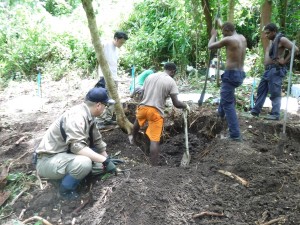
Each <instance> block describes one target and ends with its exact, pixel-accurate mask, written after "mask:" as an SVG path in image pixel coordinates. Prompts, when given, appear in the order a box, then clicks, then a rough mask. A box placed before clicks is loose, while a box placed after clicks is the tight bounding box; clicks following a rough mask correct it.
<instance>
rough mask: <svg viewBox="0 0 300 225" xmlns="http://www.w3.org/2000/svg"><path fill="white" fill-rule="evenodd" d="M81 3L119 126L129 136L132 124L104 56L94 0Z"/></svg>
mask: <svg viewBox="0 0 300 225" xmlns="http://www.w3.org/2000/svg"><path fill="white" fill-rule="evenodd" d="M81 2H82V5H83V8H84V10H85V13H86V17H87V20H88V26H89V29H90V33H91V37H92V43H93V46H94V48H95V52H96V56H97V60H98V62H99V64H100V66H101V68H102V71H103V75H104V78H105V82H106V86H107V88H108V91H109V94H110V95H111V97H112V98H113V99H114V100H115V101H116V104H115V111H116V115H117V121H118V125H119V126H120V127H121V128H122V130H124V131H125V132H127V134H131V133H132V123H130V122H129V120H128V119H127V117H126V115H125V113H124V110H123V107H122V105H121V101H120V98H119V95H118V91H117V88H116V85H115V82H114V80H113V78H112V75H111V72H110V69H109V66H108V63H107V61H106V59H105V56H104V52H103V48H102V45H101V42H100V37H99V34H98V26H97V23H96V18H95V13H94V9H93V5H92V0H81Z"/></svg>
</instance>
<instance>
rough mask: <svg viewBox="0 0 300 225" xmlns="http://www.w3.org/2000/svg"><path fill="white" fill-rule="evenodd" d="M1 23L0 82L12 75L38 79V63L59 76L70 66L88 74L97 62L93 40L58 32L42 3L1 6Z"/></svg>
mask: <svg viewBox="0 0 300 225" xmlns="http://www.w3.org/2000/svg"><path fill="white" fill-rule="evenodd" d="M33 1H34V0H33ZM60 21H62V19H61V20H60ZM0 27H1V29H0V85H1V86H3V85H5V84H6V83H7V82H8V81H9V80H11V79H15V80H23V79H26V80H33V79H36V74H37V67H40V68H42V72H44V71H46V70H47V71H49V73H50V74H49V75H51V76H52V77H53V79H55V80H59V79H60V78H61V77H62V76H64V75H65V74H66V73H67V72H68V71H69V70H70V69H76V68H78V69H80V70H83V71H85V73H87V74H89V73H90V72H91V71H92V70H93V69H94V68H95V66H96V56H95V52H94V49H93V47H92V45H91V43H90V41H86V40H85V39H84V38H82V37H77V36H76V34H73V33H72V34H71V33H68V32H67V31H64V32H61V31H60V32H56V31H55V29H54V28H55V27H57V20H54V18H53V16H51V15H50V14H49V13H48V12H46V10H45V9H44V8H43V6H42V5H41V4H35V5H30V4H18V5H15V6H12V8H10V7H9V6H2V8H1V6H0ZM46 66H50V68H51V69H47V68H46Z"/></svg>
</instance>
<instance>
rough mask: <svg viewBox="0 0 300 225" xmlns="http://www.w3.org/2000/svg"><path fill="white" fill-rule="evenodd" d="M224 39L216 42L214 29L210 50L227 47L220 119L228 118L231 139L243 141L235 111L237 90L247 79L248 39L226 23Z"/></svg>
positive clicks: (224, 25) (230, 24) (219, 111)
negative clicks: (246, 57) (245, 65)
mask: <svg viewBox="0 0 300 225" xmlns="http://www.w3.org/2000/svg"><path fill="white" fill-rule="evenodd" d="M222 34H223V36H224V37H223V38H222V39H221V40H220V41H216V37H217V31H216V30H215V29H212V31H211V38H210V40H209V43H208V48H209V49H210V50H211V49H218V48H222V47H226V56H227V59H226V67H225V72H224V73H223V74H222V76H221V79H222V84H221V93H220V95H221V100H220V104H219V108H218V114H219V116H220V117H223V118H224V117H226V120H227V123H228V128H229V137H228V138H229V139H230V140H233V141H242V137H241V133H240V128H239V121H238V118H237V114H236V111H235V88H237V87H238V86H240V85H241V84H242V83H243V81H244V79H245V77H246V76H245V72H244V60H245V53H246V47H247V42H246V38H245V37H244V36H243V35H241V34H238V33H236V31H235V28H234V25H233V24H232V23H229V22H226V23H224V24H223V25H222Z"/></svg>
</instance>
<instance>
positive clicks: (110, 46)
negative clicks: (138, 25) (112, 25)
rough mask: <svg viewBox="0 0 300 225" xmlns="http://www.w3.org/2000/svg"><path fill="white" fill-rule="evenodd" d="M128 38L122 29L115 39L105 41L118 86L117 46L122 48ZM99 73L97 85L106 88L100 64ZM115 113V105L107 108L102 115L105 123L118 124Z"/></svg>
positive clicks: (105, 50) (113, 75)
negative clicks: (114, 117)
mask: <svg viewBox="0 0 300 225" xmlns="http://www.w3.org/2000/svg"><path fill="white" fill-rule="evenodd" d="M127 40H128V36H127V34H126V33H124V32H122V31H117V32H116V33H115V34H114V39H113V41H107V42H104V43H103V51H104V56H105V58H106V60H107V63H108V66H109V69H110V72H111V74H112V77H113V79H114V81H115V84H116V86H117V88H118V81H119V76H118V60H119V53H118V49H117V48H121V47H122V45H123V44H124V43H125V42H126V41H127ZM98 74H99V76H100V80H99V81H98V83H97V84H96V87H102V88H106V83H105V79H104V76H103V73H102V70H101V67H100V66H98ZM113 114H114V107H113V106H111V107H109V108H107V109H106V112H104V115H102V118H103V119H104V122H103V123H104V125H112V124H116V121H115V119H113Z"/></svg>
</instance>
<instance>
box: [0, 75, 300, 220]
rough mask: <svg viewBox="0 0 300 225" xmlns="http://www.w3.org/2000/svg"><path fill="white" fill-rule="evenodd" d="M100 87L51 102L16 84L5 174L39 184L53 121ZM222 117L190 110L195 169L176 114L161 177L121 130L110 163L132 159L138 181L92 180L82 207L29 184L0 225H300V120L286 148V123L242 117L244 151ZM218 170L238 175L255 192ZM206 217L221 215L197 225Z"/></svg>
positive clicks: (63, 84) (4, 101)
mask: <svg viewBox="0 0 300 225" xmlns="http://www.w3.org/2000/svg"><path fill="white" fill-rule="evenodd" d="M95 83H96V81H95V80H80V79H78V78H75V77H73V78H72V79H66V80H62V81H60V82H51V81H47V82H45V84H44V86H43V90H42V97H37V96H36V90H35V86H36V85H35V84H34V83H28V82H24V83H11V86H10V87H8V88H7V89H5V90H4V91H2V92H1V93H0V94H1V96H0V104H1V111H0V113H1V114H0V119H1V120H0V134H1V136H0V146H1V150H0V163H1V166H2V170H3V168H4V166H5V165H8V164H9V163H10V165H11V166H10V171H9V172H10V173H17V172H23V173H24V174H27V175H30V174H36V172H35V169H34V167H33V166H32V164H31V154H32V152H33V149H34V146H35V145H36V144H37V143H38V142H39V140H40V138H41V137H42V135H43V134H44V133H45V131H46V129H47V128H48V127H49V125H50V124H51V123H52V121H53V120H55V118H56V117H58V116H59V115H60V114H61V113H62V112H64V111H65V110H66V109H68V108H70V107H71V106H73V105H74V104H77V103H80V102H81V101H82V99H83V97H84V95H85V93H86V92H87V91H88V89H89V88H91V87H92V86H93V85H94V84H95ZM128 86H129V81H128V80H124V82H123V84H122V85H121V86H120V89H119V91H120V95H121V98H122V99H124V101H123V102H125V103H124V106H127V107H126V114H127V116H128V118H129V119H130V120H131V121H133V120H134V110H135V107H136V105H135V103H134V102H133V101H132V100H130V99H129V98H127V97H128ZM31 103H34V104H31ZM29 105H30V107H29ZM216 107H217V106H211V105H210V106H208V105H204V106H203V107H198V105H196V104H191V108H192V111H191V113H190V115H189V118H188V123H189V127H188V130H189V148H190V153H191V161H190V165H189V166H188V167H187V168H182V167H180V162H181V158H182V156H183V152H184V150H185V142H184V129H183V119H182V114H181V111H180V110H177V109H175V108H172V107H169V108H168V112H167V115H166V119H165V128H164V133H163V137H162V144H161V154H160V159H159V166H157V167H152V166H151V165H150V164H149V158H148V156H147V154H146V153H145V152H144V151H143V149H141V148H139V147H137V146H133V145H130V143H129V140H128V136H127V134H125V133H123V132H122V131H121V130H120V129H118V128H115V129H106V130H102V134H103V138H104V141H105V142H106V143H107V145H108V148H107V150H108V152H109V154H117V157H118V158H121V159H124V160H125V161H126V163H125V164H124V165H121V166H120V168H122V169H130V171H127V172H126V173H125V174H119V175H117V176H114V175H113V176H110V177H108V178H106V179H101V178H100V177H88V178H87V179H85V180H84V181H82V182H81V185H80V188H79V192H80V194H81V199H80V200H78V201H75V202H68V201H63V200H61V199H59V198H58V196H57V186H58V182H55V181H51V180H46V179H43V178H42V180H41V182H40V181H38V180H37V181H36V182H35V183H34V182H32V183H28V184H27V185H29V187H30V189H29V190H28V191H26V192H25V193H24V194H22V195H21V196H20V197H19V198H18V199H17V200H16V202H15V203H14V204H13V205H12V206H11V208H12V212H13V213H11V214H10V215H9V216H8V217H6V218H2V219H1V222H0V224H13V221H24V220H25V219H27V218H30V217H33V216H35V215H37V216H40V217H42V218H44V219H46V220H48V221H49V222H50V223H52V224H65V225H68V224H83V225H84V224H89V225H91V224H92V225H94V224H95V225H96V224H106V225H109V224H111V225H118V224H120V225H121V224H122V225H124V224H128V225H141V224H143V225H153V224H174V225H178V224H222V225H233V224H234V225H242V224H268V223H267V222H272V220H273V222H274V223H272V224H285V225H287V224H290V225H295V224H300V222H299V221H300V194H299V185H300V165H299V160H300V152H299V150H300V148H299V143H300V123H299V113H298V114H293V115H292V114H288V120H287V129H286V134H287V135H286V136H287V137H286V138H282V137H281V133H282V126H283V120H281V121H267V120H264V119H262V118H252V117H250V116H249V114H248V113H244V112H240V113H239V121H240V127H241V131H242V133H243V139H244V141H243V142H242V143H239V142H232V141H228V140H226V139H222V138H221V137H222V136H224V135H226V133H227V128H226V124H225V123H224V122H223V121H222V120H220V119H218V118H217V117H216V116H215V113H214V112H215V110H216ZM264 113H265V114H266V113H267V111H266V110H265V112H264ZM279 146H282V148H281V147H279ZM219 170H224V171H228V172H231V173H233V174H236V175H238V176H239V177H241V178H243V179H245V180H246V181H247V182H248V185H242V184H241V183H240V182H239V181H238V180H236V179H234V178H231V177H228V176H225V175H224V174H222V173H220V172H219ZM12 198H13V197H11V198H10V199H12ZM10 199H9V200H10ZM9 200H8V201H9ZM8 201H7V202H8ZM3 206H5V204H3V205H2V207H3ZM202 212H213V213H217V215H215V216H214V215H208V214H205V213H204V214H200V215H198V217H197V216H196V214H199V213H202ZM2 216H3V215H2ZM276 219H278V220H277V222H276ZM274 220H275V221H274ZM35 222H36V221H32V222H30V223H27V224H34V223H35ZM269 224H270V223H269Z"/></svg>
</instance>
